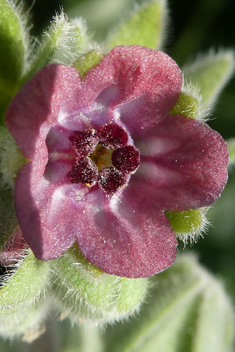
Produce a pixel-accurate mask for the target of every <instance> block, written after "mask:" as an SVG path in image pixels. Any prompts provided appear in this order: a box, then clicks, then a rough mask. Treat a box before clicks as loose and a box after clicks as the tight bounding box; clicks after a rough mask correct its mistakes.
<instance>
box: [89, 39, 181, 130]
mask: <svg viewBox="0 0 235 352" xmlns="http://www.w3.org/2000/svg"><path fill="white" fill-rule="evenodd" d="M181 76H182V75H181V72H180V69H179V67H178V66H177V64H176V63H175V62H174V61H173V60H172V59H171V58H170V57H169V56H168V55H166V54H165V53H163V52H160V51H156V50H152V49H149V48H145V47H141V46H136V45H133V46H128V47H124V46H119V47H115V48H114V49H113V50H112V51H111V52H110V53H109V54H108V55H106V56H105V58H104V59H103V60H102V61H101V63H100V64H99V65H98V66H96V67H95V68H94V69H93V70H91V71H90V72H89V73H88V74H87V76H86V78H85V81H84V87H85V90H84V91H85V92H86V93H87V94H86V99H89V96H90V97H92V99H95V100H96V102H97V103H98V104H100V105H103V106H106V107H107V108H109V109H110V110H111V111H112V110H114V109H115V108H116V107H117V106H118V109H117V110H116V112H117V113H118V114H119V115H120V118H121V120H122V121H123V122H124V124H125V125H126V127H127V129H128V130H129V132H130V133H134V132H135V131H136V128H137V129H140V127H141V126H142V127H144V128H145V127H146V126H150V125H155V124H156V122H157V121H159V119H161V118H162V116H165V115H166V113H169V112H170V110H171V109H172V108H173V106H174V105H175V104H176V102H177V100H178V98H179V94H180V92H181V86H182V77H181ZM153 87H154V89H153ZM136 105H137V108H135V107H136ZM109 113H111V112H109ZM153 113H154V115H153ZM111 117H112V115H110V118H111ZM107 118H108V117H107ZM136 126H137V127H136Z"/></svg>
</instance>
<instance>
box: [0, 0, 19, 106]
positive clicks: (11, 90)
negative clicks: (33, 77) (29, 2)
mask: <svg viewBox="0 0 235 352" xmlns="http://www.w3.org/2000/svg"><path fill="white" fill-rule="evenodd" d="M24 56H25V47H24V38H23V34H22V23H21V22H20V17H19V15H18V13H17V12H16V5H15V4H14V2H13V1H7V0H0V90H1V91H3V92H6V93H7V94H9V95H10V96H13V95H14V94H15V89H16V85H17V83H18V81H19V78H20V76H21V74H22V70H23V67H24ZM0 99H1V96H0ZM0 105H1V100H0Z"/></svg>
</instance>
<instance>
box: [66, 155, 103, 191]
mask: <svg viewBox="0 0 235 352" xmlns="http://www.w3.org/2000/svg"><path fill="white" fill-rule="evenodd" d="M68 176H69V178H70V179H71V181H72V183H80V182H81V183H84V184H87V185H88V186H92V185H93V184H94V183H95V182H96V181H97V180H98V169H97V167H96V165H95V164H94V163H93V161H92V160H91V159H89V158H86V159H78V158H77V159H75V162H74V164H73V167H72V170H71V171H70V172H69V173H68Z"/></svg>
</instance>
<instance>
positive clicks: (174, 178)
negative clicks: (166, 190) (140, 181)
mask: <svg viewBox="0 0 235 352" xmlns="http://www.w3.org/2000/svg"><path fill="white" fill-rule="evenodd" d="M135 176H137V177H138V176H142V177H144V178H145V181H146V182H148V179H149V181H150V182H154V184H155V185H156V186H158V187H159V186H162V187H163V186H165V185H166V186H167V185H171V186H172V185H179V184H181V183H182V182H183V178H182V175H181V174H179V173H177V172H176V171H171V170H170V169H168V168H166V167H163V166H160V165H156V164H153V163H150V162H149V163H145V162H142V163H141V164H140V167H139V169H138V170H137V172H136V174H135Z"/></svg>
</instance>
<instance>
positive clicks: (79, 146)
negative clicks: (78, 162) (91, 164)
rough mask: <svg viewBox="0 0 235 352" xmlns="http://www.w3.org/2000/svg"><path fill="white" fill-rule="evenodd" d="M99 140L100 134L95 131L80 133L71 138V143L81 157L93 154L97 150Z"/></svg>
mask: <svg viewBox="0 0 235 352" xmlns="http://www.w3.org/2000/svg"><path fill="white" fill-rule="evenodd" d="M98 140H99V138H98V133H97V131H96V130H95V129H90V130H84V131H78V132H76V134H75V136H72V137H70V141H71V142H72V144H73V147H74V149H75V151H76V153H77V154H78V155H79V156H80V157H85V156H88V155H89V154H91V153H92V152H93V151H94V150H95V148H96V146H97V143H98Z"/></svg>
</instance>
